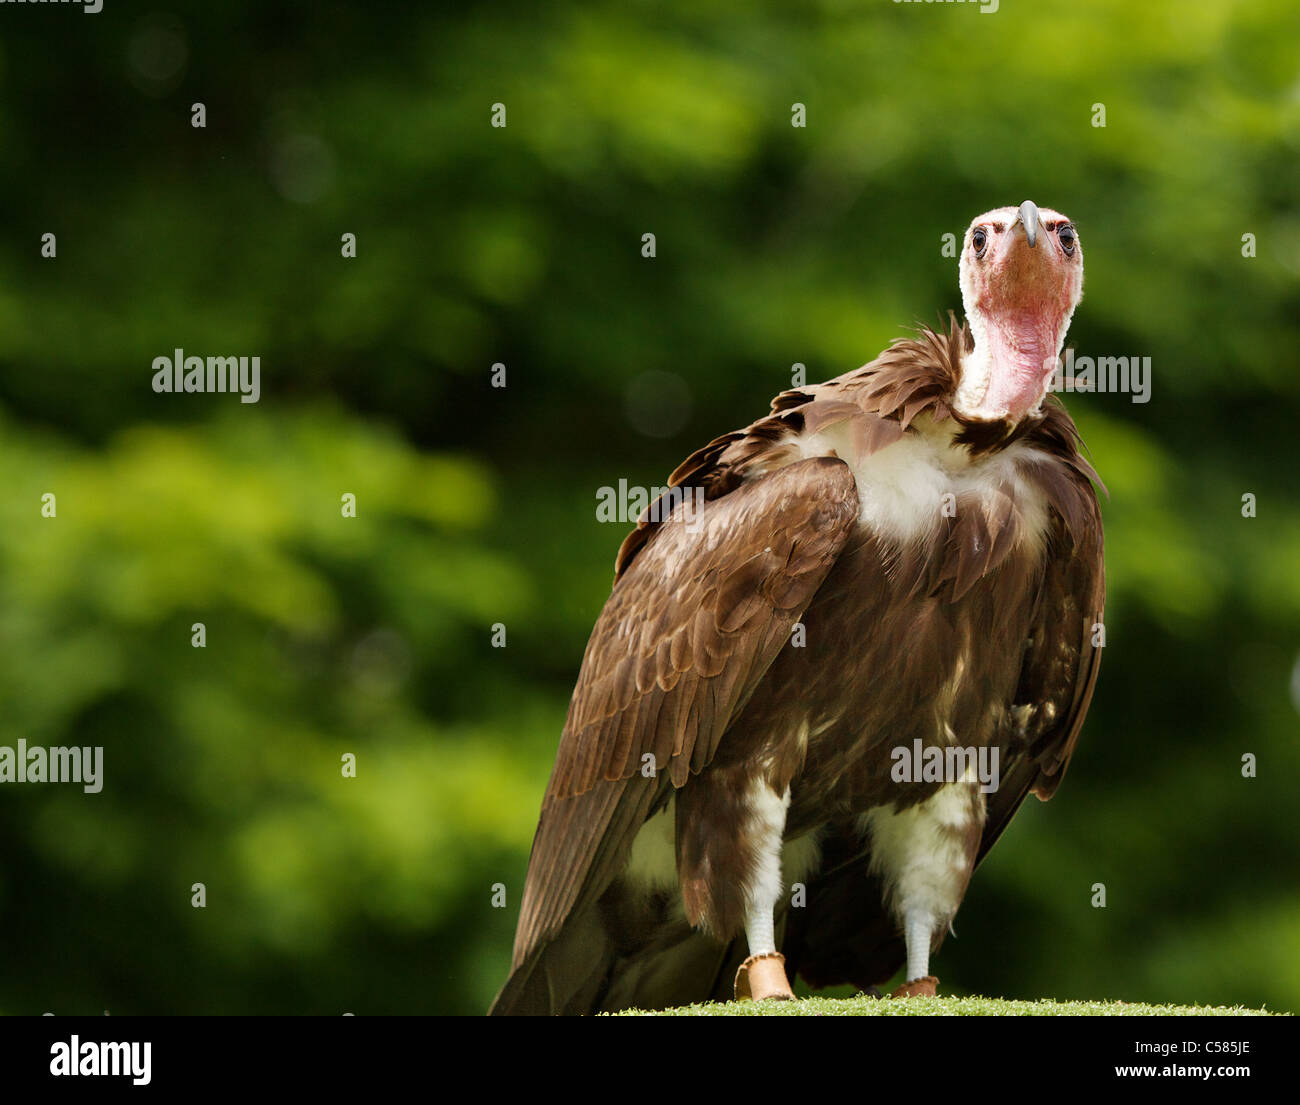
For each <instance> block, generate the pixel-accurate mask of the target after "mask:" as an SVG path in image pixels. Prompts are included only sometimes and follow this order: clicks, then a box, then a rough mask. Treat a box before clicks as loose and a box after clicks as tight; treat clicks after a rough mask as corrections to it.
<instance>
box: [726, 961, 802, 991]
mask: <svg viewBox="0 0 1300 1105" xmlns="http://www.w3.org/2000/svg"><path fill="white" fill-rule="evenodd" d="M735 990H736V1000H737V1001H794V1000H795V996H794V991H793V990H791V989H790V981H789V979H787V978H786V977H785V956H783V955H782V954H781V953H780V952H767V953H766V954H764V955H751V956H750V957H749V958H748V959H746V960H745V962H744V963H742V964H741V965H740V967H739V969H738V970H737V971H736V984H735Z"/></svg>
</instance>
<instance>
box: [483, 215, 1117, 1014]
mask: <svg viewBox="0 0 1300 1105" xmlns="http://www.w3.org/2000/svg"><path fill="white" fill-rule="evenodd" d="M1028 206H1032V205H1028ZM1022 211H1023V208H1022ZM1034 214H1035V216H1037V210H1036V209H1035V211H1034ZM1030 245H1031V246H1032V245H1033V242H1032V241H1031V242H1030ZM1076 298H1077V296H1076ZM1071 306H1072V305H1071ZM1062 333H1063V330H1062ZM971 352H972V339H971V334H970V332H969V330H968V329H967V328H966V327H964V326H961V325H958V324H957V323H956V322H955V320H954V321H953V322H952V323H951V325H950V326H949V327H948V328H947V329H946V331H945V332H932V331H924V332H922V334H921V335H920V336H919V337H918V338H917V339H914V340H907V341H902V342H898V343H895V345H893V346H892V347H891V348H890V349H889V350H887V351H886V352H885V353H883V354H882V355H881V356H880V357H878V358H877V359H876V360H875V361H873V362H872V363H870V364H868V365H866V366H865V367H863V368H861V369H858V370H856V371H855V372H852V373H848V374H846V375H844V376H841V377H839V378H837V379H835V380H831V381H829V382H827V383H824V384H820V385H814V386H810V387H806V388H801V389H798V390H794V391H789V392H785V393H783V394H782V395H780V396H778V397H777V398H776V399H775V400H774V401H773V404H772V412H771V414H769V415H768V416H766V417H764V418H762V419H760V420H758V421H757V422H754V423H753V424H752V425H750V426H749V427H748V428H747V429H745V430H741V431H738V432H735V433H730V434H726V435H724V436H723V437H721V438H718V439H717V440H715V441H714V442H712V443H711V444H709V445H708V446H706V447H705V448H703V449H701V450H699V451H698V452H696V453H695V454H693V455H692V456H691V457H690V458H688V459H687V460H686V461H685V462H684V463H683V464H682V465H681V466H680V467H679V468H678V469H677V470H676V472H674V473H673V476H672V477H671V480H670V483H671V484H672V485H673V486H674V487H686V488H701V489H702V492H703V497H704V500H705V506H704V510H703V514H702V517H700V518H696V519H693V520H692V519H690V518H689V516H688V515H686V514H685V513H684V512H683V510H682V509H681V508H679V509H678V510H677V511H675V512H674V513H672V514H671V515H670V516H669V517H668V518H667V519H666V520H664V519H661V518H659V516H658V513H657V512H654V511H647V513H646V515H645V516H644V517H643V519H642V521H641V523H640V524H639V525H638V526H637V528H636V529H635V530H634V531H633V532H632V533H631V534H629V536H628V538H627V539H626V540H625V541H624V543H623V547H622V548H621V549H620V551H619V555H618V560H617V568H616V572H617V574H616V581H615V585H614V588H613V593H612V594H611V596H610V599H609V601H608V603H607V604H606V606H605V608H604V610H603V611H602V613H601V615H600V617H599V619H598V620H597V623H596V626H595V629H594V630H593V633H592V637H591V641H590V643H589V645H588V648H587V652H586V655H585V657H584V660H583V666H582V672H581V674H580V676H579V680H578V685H577V688H576V689H575V692H574V696H573V700H572V704H571V707H570V711H569V716H568V720H567V722H566V725H565V730H564V736H563V738H562V740H561V744H560V749H559V753H558V755H557V759H556V764H555V768H554V771H553V773H552V777H551V781H550V785H549V786H548V788H547V792H546V797H545V799H544V802H543V806H542V814H541V819H540V823H539V826H538V832H537V837H536V839H535V841H534V845H533V853H532V857H531V859H530V864H529V872H528V880H527V884H526V888H525V893H524V899H523V905H522V911H521V916H520V921H519V928H518V932H517V936H516V943H515V954H514V963H513V968H512V974H511V977H510V979H509V981H508V982H507V984H506V986H505V988H504V989H503V991H502V993H501V995H500V996H499V997H498V1000H497V1003H496V1005H495V1006H494V1011H495V1012H516V1013H561V1012H568V1013H573V1012H592V1011H596V1010H601V1009H616V1008H623V1007H626V1006H629V1005H636V1006H640V1007H654V1006H663V1005H669V1004H678V1003H683V1002H688V1001H698V1000H704V999H708V998H719V999H721V998H725V997H728V996H730V988H731V980H732V975H733V974H734V973H735V969H736V966H737V964H739V963H740V962H741V960H744V959H745V953H746V945H745V940H744V938H743V937H742V936H741V935H740V933H741V930H742V927H743V926H746V925H747V922H748V921H750V920H752V918H753V914H754V901H753V899H754V896H755V894H756V891H755V884H756V883H759V882H762V881H763V876H762V875H761V872H762V871H763V863H764V862H765V861H764V854H765V852H764V850H765V849H767V848H769V844H770V837H771V835H772V834H771V832H770V831H767V833H766V835H764V831H761V830H762V829H763V826H762V824H760V821H761V817H767V816H769V812H770V811H771V810H773V809H774V808H775V807H774V806H773V805H772V803H771V801H770V799H771V797H772V796H773V795H775V796H781V795H783V794H785V795H787V798H786V801H787V802H788V809H786V811H785V813H784V824H783V826H782V825H779V824H778V825H777V827H776V837H777V842H778V844H779V843H780V842H782V841H783V842H784V845H785V860H786V868H787V878H788V877H789V874H790V867H791V863H792V861H793V857H794V856H795V855H796V853H797V854H798V855H799V856H800V857H802V861H803V864H804V866H803V869H802V870H801V871H800V872H799V874H800V877H801V878H802V881H803V882H805V883H806V887H807V900H806V904H804V905H803V906H802V908H797V909H791V908H789V902H788V899H787V898H786V897H783V898H782V899H781V900H780V901H779V902H777V904H776V906H775V920H776V926H777V928H776V931H777V935H778V937H779V940H778V946H779V947H781V949H782V950H783V951H784V953H785V956H786V961H787V968H788V971H789V972H790V978H791V979H793V978H794V977H795V973H796V972H797V973H798V974H801V975H802V976H803V977H804V978H805V979H807V980H808V981H809V982H810V983H812V984H813V985H817V986H821V985H828V984H832V983H837V982H851V983H855V984H857V985H859V986H862V987H867V986H870V985H873V984H877V983H881V982H883V981H885V980H887V979H888V978H889V977H890V976H891V975H892V974H893V973H894V972H895V971H896V970H897V969H898V967H899V966H900V965H901V964H902V962H903V959H904V955H905V946H904V939H903V934H902V932H901V931H900V920H899V918H900V917H901V916H902V914H901V913H899V908H900V907H899V904H898V902H896V901H895V900H894V899H895V897H896V896H897V895H899V894H900V893H902V892H905V891H906V892H908V893H910V891H907V884H906V883H905V879H904V876H903V875H901V874H900V872H904V873H905V872H906V870H907V864H908V863H909V862H911V861H910V860H905V859H904V860H898V859H890V860H889V861H888V862H889V863H891V864H892V865H893V868H892V869H890V870H882V869H881V863H882V859H881V855H876V856H875V857H874V858H873V842H876V843H877V845H878V846H877V849H876V850H877V852H880V853H881V854H882V855H883V853H884V851H885V849H886V845H887V844H888V840H887V837H886V830H888V832H889V833H892V834H893V835H894V836H897V835H898V830H899V827H900V826H903V825H905V824H908V822H907V821H906V818H905V817H903V818H901V819H900V815H902V814H905V812H906V811H908V810H909V809H913V808H916V809H917V810H918V811H919V813H925V814H926V816H927V817H929V820H928V821H926V822H925V825H926V826H927V828H926V831H927V832H929V833H931V834H932V836H931V837H927V840H929V841H930V843H929V847H930V849H931V850H932V851H935V850H937V851H942V852H943V853H944V854H945V855H949V856H951V857H952V858H951V862H950V864H949V865H950V866H951V868H952V875H951V880H950V881H951V884H952V885H951V888H950V889H951V893H952V894H954V895H955V901H960V897H961V894H962V893H963V892H964V890H965V886H966V883H967V881H968V880H969V878H970V875H971V872H972V871H973V870H974V867H975V866H976V864H977V863H978V862H979V860H980V859H981V858H982V857H983V855H984V854H985V853H986V852H987V851H988V849H989V848H990V847H991V846H992V844H993V843H994V841H995V840H996V839H997V837H998V835H999V834H1000V833H1001V832H1002V830H1003V829H1004V828H1005V826H1006V824H1007V822H1008V820H1009V819H1010V817H1011V816H1012V814H1013V813H1014V812H1015V810H1016V808H1017V807H1018V806H1019V805H1020V803H1021V802H1022V801H1023V800H1024V798H1025V797H1026V796H1027V795H1028V794H1029V793H1030V792H1031V791H1032V792H1033V793H1035V794H1037V795H1038V796H1039V797H1040V798H1047V797H1050V795H1051V794H1052V793H1053V792H1054V791H1055V789H1056V787H1057V785H1058V784H1059V782H1060V778H1061V775H1062V773H1063V771H1064V769H1065V765H1066V763H1067V761H1068V759H1069V757H1070V754H1071V752H1072V751H1073V748H1074V744H1075V741H1076V739H1077V737H1078V733H1079V728H1080V725H1081V724H1082V720H1083V715H1084V713H1085V711H1086V708H1087V704H1088V701H1089V699H1090V697H1091V693H1092V687H1093V682H1094V680H1095V677H1096V667H1097V662H1098V657H1099V650H1098V649H1097V648H1095V647H1093V642H1092V640H1091V639H1090V638H1091V635H1092V633H1093V627H1094V625H1095V624H1096V623H1097V622H1099V620H1100V616H1101V608H1102V602H1103V589H1104V584H1103V574H1102V559H1101V554H1102V549H1101V522H1100V516H1099V512H1098V507H1097V500H1096V496H1095V493H1094V491H1093V488H1092V483H1093V482H1094V481H1096V475H1095V473H1094V472H1093V470H1092V468H1091V467H1090V466H1089V464H1088V463H1087V461H1085V460H1084V459H1083V458H1082V456H1081V455H1080V453H1079V451H1078V448H1077V444H1078V443H1077V435H1076V433H1075V428H1074V425H1073V423H1072V421H1071V420H1070V418H1069V416H1068V414H1066V412H1065V409H1064V408H1063V407H1062V406H1061V405H1060V404H1059V403H1058V402H1057V401H1056V400H1055V399H1052V398H1048V399H1046V400H1045V401H1043V402H1041V404H1040V405H1037V406H1035V407H1034V409H1032V410H1029V411H1028V412H1026V413H1023V414H1017V415H1016V416H1014V417H1012V416H1009V417H1006V418H997V417H995V418H987V417H971V416H968V415H966V414H963V413H962V412H961V411H960V410H959V409H958V407H957V404H956V403H955V401H954V396H956V395H957V394H958V392H959V388H960V385H961V382H962V373H963V362H964V358H966V357H967V356H969V355H970V354H971ZM913 455H915V457H916V458H918V459H917V460H916V462H915V469H916V471H917V472H920V473H923V474H925V475H926V477H927V478H929V474H930V472H931V468H930V467H926V465H932V467H933V471H934V473H935V475H934V478H935V479H938V480H943V479H945V478H947V479H949V480H950V483H949V484H945V485H943V486H949V487H950V488H951V490H950V492H949V493H948V494H949V496H950V501H948V502H946V503H944V504H942V505H941V504H939V503H936V504H933V509H934V510H935V516H934V517H931V516H930V515H928V514H926V513H924V511H928V510H930V509H931V507H930V506H929V505H925V506H923V507H922V506H918V505H917V504H912V503H911V502H910V501H909V500H907V499H905V498H904V499H898V498H897V495H898V493H899V492H898V489H899V488H901V489H902V490H903V491H907V490H908V489H909V488H912V487H914V486H915V485H916V478H915V477H913V476H912V475H911V474H910V473H911V469H909V468H908V467H907V465H909V464H912V463H913V462H912V460H911V459H910V458H911V457H912V456H913ZM931 455H933V457H935V458H938V460H937V461H935V462H933V464H932V462H931V460H930V458H931ZM895 458H898V459H895ZM945 466H946V467H945ZM891 480H894V481H895V482H896V483H897V487H895V485H894V483H891V482H890V481H891ZM909 480H911V482H910V483H909V482H908V481H909ZM926 486H927V487H928V484H927V485H926ZM882 488H883V489H884V490H880V489H882ZM890 495H894V496H895V498H894V499H891V498H890V497H889V496H890ZM652 518H654V519H656V520H654V521H651V519H652ZM909 525H911V526H915V527H919V528H917V529H916V531H915V532H912V531H911V530H909V529H908V526H909ZM796 626H797V627H798V640H797V641H792V639H791V634H792V630H793V629H795V628H796ZM958 739H959V740H960V744H961V745H962V746H967V747H972V748H979V747H985V748H996V749H997V750H998V754H999V762H1000V764H1001V771H1000V783H999V786H998V787H997V789H996V790H995V791H994V792H992V793H990V794H988V795H987V797H986V796H985V795H984V794H982V793H981V792H980V790H979V789H978V788H977V787H975V786H974V785H973V784H971V783H970V782H969V781H963V782H959V783H957V784H956V787H955V789H950V790H949V791H947V794H950V795H956V796H957V797H955V798H954V799H953V802H952V803H951V804H948V805H945V806H944V807H943V808H942V809H939V808H938V807H933V808H934V809H935V810H937V813H936V814H935V815H934V816H930V814H929V812H928V811H930V810H931V809H932V805H930V804H927V803H928V802H929V800H930V799H931V798H933V797H934V796H935V795H936V792H938V791H939V790H940V788H941V787H942V786H944V785H945V783H941V782H939V781H930V782H926V781H920V780H917V781H907V782H899V781H896V780H895V779H894V778H893V777H892V776H891V766H892V763H893V756H894V754H895V750H896V749H898V748H900V747H904V748H906V747H912V745H913V742H914V741H919V742H920V743H921V745H922V746H925V747H933V746H937V747H944V746H946V745H951V744H955V743H957V742H958ZM650 757H652V759H651V758H650ZM647 764H650V765H651V769H650V770H649V771H647V770H645V769H646V765H647ZM948 783H949V785H951V781H948ZM945 801H946V799H945ZM765 811H769V812H765ZM882 817H883V818H885V819H886V820H888V825H886V823H885V821H883V820H879V818H882ZM873 818H878V820H872V819H873ZM769 830H770V826H769ZM656 837H658V838H660V839H661V840H662V841H663V842H666V846H667V847H671V849H672V857H673V858H674V859H675V863H670V864H669V865H668V866H667V867H665V865H664V861H663V858H662V857H660V858H659V859H658V861H657V862H658V865H659V866H658V867H657V868H655V867H654V862H653V861H652V858H647V857H652V851H653V846H654V840H655V838H656ZM889 839H892V837H890V838H889ZM905 844H906V842H905V841H904V845H905ZM888 846H889V847H895V845H893V844H888ZM895 850H897V848H896V847H895ZM634 851H635V852H636V854H635V855H634ZM643 853H644V854H643ZM922 860H924V861H925V862H929V860H928V859H926V858H925V857H922ZM917 862H920V861H919V860H918V861H917ZM769 881H770V880H769ZM900 888H902V889H901V890H900ZM927 908H928V907H927ZM955 908H956V906H955V904H954V905H952V907H951V909H952V910H954V911H955ZM944 913H948V915H946V916H945V915H942V914H944ZM927 916H928V915H927ZM932 920H933V924H932V925H931V927H932V928H933V929H934V931H933V933H932V936H930V937H929V940H930V943H931V947H932V948H937V947H938V944H939V943H940V942H941V941H942V937H943V931H944V927H945V926H946V924H947V922H948V921H950V920H951V916H950V912H949V911H947V910H945V909H942V908H940V909H939V913H937V914H936V915H935V917H934V918H933V919H932ZM940 921H942V924H940V923H939V922H940ZM926 931H927V932H929V931H930V930H929V929H927V930H926ZM750 944H751V948H750V950H753V948H752V944H753V938H752V936H751V940H750ZM928 950H929V949H927V951H928Z"/></svg>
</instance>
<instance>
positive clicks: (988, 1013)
mask: <svg viewBox="0 0 1300 1105" xmlns="http://www.w3.org/2000/svg"><path fill="white" fill-rule="evenodd" d="M618 1015H619V1016H623V1017H1269V1016H1274V1015H1275V1014H1273V1013H1272V1012H1271V1011H1270V1010H1267V1009H1246V1008H1244V1007H1243V1006H1240V1005H1234V1006H1231V1007H1228V1006H1214V1005H1144V1004H1142V1003H1140V1002H1127V1001H1052V1000H1050V999H1043V1000H1041V1001H1013V1000H1009V999H1007V998H984V997H964V998H947V997H939V998H906V999H903V1000H894V999H891V998H883V999H882V998H873V997H868V996H867V995H865V994H859V995H858V996H857V997H852V998H820V997H812V998H801V999H800V1000H799V1001H763V1002H755V1001H730V1002H704V1003H702V1004H700V1005H687V1006H683V1007H682V1008H680V1009H665V1010H662V1011H659V1012H655V1013H646V1012H642V1011H641V1010H628V1011H626V1012H624V1013H620V1014H618Z"/></svg>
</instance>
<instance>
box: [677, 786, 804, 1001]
mask: <svg viewBox="0 0 1300 1105" xmlns="http://www.w3.org/2000/svg"><path fill="white" fill-rule="evenodd" d="M789 805H790V789H789V787H787V786H782V792H780V793H778V792H777V791H775V790H773V789H772V787H771V786H770V785H769V783H768V781H767V780H766V779H765V778H762V777H757V778H756V777H754V774H753V767H752V765H751V764H750V763H748V762H741V763H734V764H728V765H726V766H718V765H714V766H713V767H712V768H711V769H710V770H709V771H706V772H702V773H701V774H700V775H699V776H697V777H696V778H694V779H692V780H691V781H690V782H689V783H687V784H686V786H684V787H682V789H681V790H679V791H678V792H677V874H678V878H679V879H680V880H681V885H682V904H683V905H684V906H685V909H686V919H687V920H688V921H689V922H690V923H691V924H692V925H695V926H698V927H700V928H703V929H705V930H706V931H707V932H709V933H710V934H712V935H713V936H714V937H715V938H716V939H718V940H722V941H724V942H725V941H729V940H731V939H733V938H734V937H735V936H736V935H737V934H738V933H739V932H740V930H741V929H742V928H743V929H744V931H745V938H746V940H747V941H748V943H749V958H748V959H746V960H745V962H744V963H742V964H741V966H740V970H739V971H737V972H736V983H735V992H736V997H737V998H754V999H756V1000H759V1001H762V1000H763V999H765V998H777V999H791V998H793V997H794V992H793V991H792V990H791V989H790V983H789V980H788V979H787V978H786V975H785V959H784V957H783V956H782V955H781V953H780V952H779V951H777V948H776V923H775V920H776V919H775V916H774V914H775V911H776V904H777V901H778V900H779V899H780V897H781V841H782V838H783V837H784V835H785V811H786V809H787V807H788V806H789Z"/></svg>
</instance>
